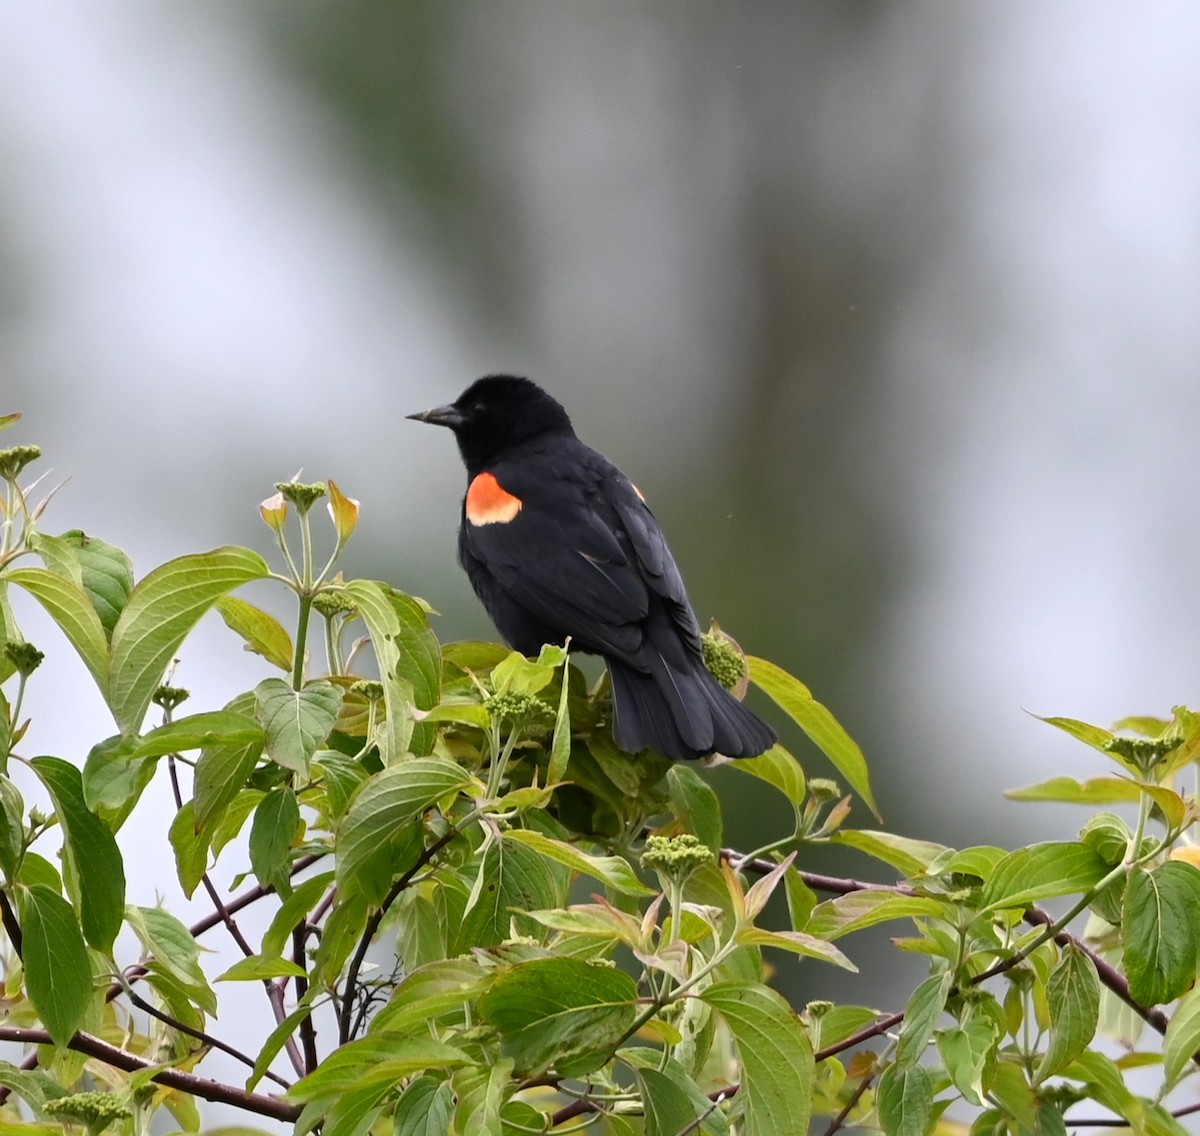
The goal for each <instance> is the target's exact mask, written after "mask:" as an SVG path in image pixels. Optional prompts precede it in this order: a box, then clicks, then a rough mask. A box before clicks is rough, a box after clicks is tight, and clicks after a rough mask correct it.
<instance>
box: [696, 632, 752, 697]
mask: <svg viewBox="0 0 1200 1136" xmlns="http://www.w3.org/2000/svg"><path fill="white" fill-rule="evenodd" d="M700 646H701V647H702V648H703V650H704V665H705V666H706V667H707V668H708V670H709V672H710V673H711V674H712V676H713V678H715V679H716V680H717V682H719V683H720V684H721V685H722V686H723V687H724V688H725V689H726V690H733V688H734V687H735V686H737V685H738V683H740V682H741V681H742V679H744V678H745V677H746V660H745V659H743V658H742V656H741V655H740V654H739V653H738V650H737V648H736V647H734V646H733V645H732V644H731V643H730V642H729V640H728V639H727V638H726V637H724V636H722V635H714V634H712V632H706V633H705V634H703V635H701V636H700Z"/></svg>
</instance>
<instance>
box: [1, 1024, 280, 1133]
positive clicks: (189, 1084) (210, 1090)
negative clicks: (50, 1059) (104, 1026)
mask: <svg viewBox="0 0 1200 1136" xmlns="http://www.w3.org/2000/svg"><path fill="white" fill-rule="evenodd" d="M0 1041H14V1042H17V1043H18V1044H21V1045H54V1044H56V1043H55V1041H54V1039H53V1038H52V1037H51V1036H50V1034H49V1033H47V1031H46V1030H41V1029H22V1028H20V1027H18V1026H0ZM66 1047H67V1048H68V1049H74V1050H75V1051H76V1052H77V1053H86V1054H87V1055H88V1056H89V1057H94V1058H96V1060H97V1061H103V1062H104V1064H105V1065H111V1066H112V1067H113V1068H114V1069H123V1070H125V1072H127V1073H136V1072H137V1071H138V1070H140V1069H151V1068H154V1063H153V1062H151V1061H147V1060H146V1059H145V1058H144V1057H139V1056H137V1054H135V1053H130V1052H129V1051H128V1050H126V1049H118V1048H117V1047H116V1046H115V1045H109V1044H108V1042H106V1041H101V1040H100V1038H98V1037H93V1036H92V1035H91V1034H90V1033H82V1032H81V1033H77V1034H76V1035H75V1036H74V1037H73V1038H71V1040H70V1041H69V1042H67V1046H66ZM151 1080H152V1081H156V1082H157V1083H158V1084H160V1085H166V1086H168V1087H169V1088H172V1089H178V1090H179V1091H180V1092H184V1093H190V1094H191V1095H192V1096H196V1097H200V1098H201V1099H202V1100H209V1101H217V1102H219V1103H220V1104H230V1105H233V1106H234V1107H235V1108H240V1109H242V1110H243V1111H245V1112H253V1113H256V1114H257V1115H259V1116H269V1117H272V1118H273V1119H275V1120H287V1121H291V1122H294V1121H296V1120H297V1119H299V1116H300V1113H301V1111H302V1110H301V1108H300V1106H299V1105H295V1104H288V1103H287V1101H282V1100H280V1099H279V1098H278V1097H269V1096H262V1095H260V1094H258V1093H248V1092H246V1090H245V1089H238V1088H234V1086H233V1085H225V1084H222V1083H221V1082H220V1081H214V1080H211V1079H210V1078H208V1077H197V1076H196V1075H195V1074H194V1073H184V1072H181V1071H180V1070H178V1069H160V1070H159V1071H158V1072H157V1073H155V1074H154V1075H153V1076H152V1077H151Z"/></svg>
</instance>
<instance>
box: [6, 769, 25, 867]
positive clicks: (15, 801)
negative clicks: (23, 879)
mask: <svg viewBox="0 0 1200 1136" xmlns="http://www.w3.org/2000/svg"><path fill="white" fill-rule="evenodd" d="M24 845H25V802H24V801H23V800H22V798H21V792H20V790H19V789H18V788H17V787H16V785H14V784H13V782H12V780H11V778H9V777H8V776H6V775H0V868H3V869H4V875H5V877H6V878H7V879H8V880H10V881H11V880H12V878H13V877H14V876H15V874H16V871H17V866H18V864H20V862H21V852H22V850H23V848H24Z"/></svg>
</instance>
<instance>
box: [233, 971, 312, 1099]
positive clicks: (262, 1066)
mask: <svg viewBox="0 0 1200 1136" xmlns="http://www.w3.org/2000/svg"><path fill="white" fill-rule="evenodd" d="M319 993H320V989H319V988H318V987H316V986H310V987H309V988H308V991H307V992H306V993H305V995H304V997H303V998H301V999H300V1001H299V1002H297V1003H296V1008H295V1009H294V1010H292V1012H291V1013H290V1014H288V1015H287V1017H285V1018H284V1019H283V1021H281V1022H280V1023H279V1024H278V1025H277V1026H276V1027H275V1028H274V1029H273V1030H272V1031H271V1032H270V1033H269V1034H268V1035H267V1040H266V1041H264V1042H263V1044H262V1049H260V1050H259V1052H258V1056H257V1057H256V1058H255V1059H254V1069H253V1071H252V1072H251V1073H250V1076H249V1078H248V1079H247V1081H246V1090H247V1092H253V1091H254V1086H255V1085H257V1084H258V1082H259V1081H261V1080H262V1079H263V1077H264V1076H266V1073H267V1070H268V1069H270V1067H271V1062H272V1061H274V1060H275V1058H276V1057H277V1056H278V1055H279V1051H280V1050H281V1049H282V1048H283V1047H284V1045H286V1044H287V1039H288V1038H289V1037H292V1036H293V1035H294V1034H295V1032H296V1030H297V1029H298V1028H299V1026H300V1023H301V1022H302V1021H304V1019H305V1018H307V1017H308V1016H309V1014H311V1013H312V1004H313V1001H314V1000H315V999H316V997H317V995H318V994H319Z"/></svg>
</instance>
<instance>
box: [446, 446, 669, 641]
mask: <svg viewBox="0 0 1200 1136" xmlns="http://www.w3.org/2000/svg"><path fill="white" fill-rule="evenodd" d="M498 476H499V478H500V484H501V485H502V486H503V487H504V489H505V490H506V491H507V492H509V493H511V494H512V495H513V496H515V497H517V498H518V499H519V500H520V502H521V505H520V509H519V510H517V511H515V513H514V515H513V516H512V517H511V519H510V520H507V521H504V522H491V523H485V524H475V523H472V521H471V519H470V515H469V510H465V511H464V517H463V530H462V542H463V545H464V546H465V550H466V551H467V552H468V553H469V554H470V555H471V556H472V557H474V558H475V560H477V561H478V562H479V563H480V564H481V565H482V567H483V569H484V570H485V571H486V572H487V573H488V575H489V576H490V577H491V578H492V581H493V582H494V584H495V585H496V586H497V587H498V588H499V589H500V590H501V591H502V592H503V593H504V594H505V596H507V597H508V598H509V599H510V600H511V601H512V602H514V603H516V604H518V605H520V606H521V607H522V608H524V609H525V610H526V611H527V612H529V614H530V615H532V616H533V617H535V618H536V619H537V620H538V621H539V622H540V623H542V624H544V625H545V626H547V627H549V628H552V629H554V630H555V631H557V632H558V633H560V634H562V635H563V636H566V635H570V636H572V637H573V638H574V639H575V640H576V641H577V642H579V643H580V644H581V645H582V646H585V647H586V648H588V649H592V650H597V651H600V652H602V653H605V654H612V655H616V656H618V657H622V658H630V659H631V661H632V658H633V656H635V655H636V654H637V652H638V650H639V649H640V648H641V644H642V629H641V623H642V621H643V620H644V619H645V618H646V615H647V612H648V610H649V605H650V602H651V597H650V590H649V588H648V586H647V582H646V581H645V580H644V579H643V578H642V573H641V570H640V565H639V563H638V561H637V559H636V557H634V556H633V555H632V554H631V551H632V550H631V547H630V545H629V542H628V539H627V538H626V539H624V540H623V539H622V536H623V533H622V532H620V531H619V529H620V521H619V518H618V517H617V514H616V513H615V511H614V510H613V509H612V508H611V506H609V505H608V503H607V501H606V500H605V499H604V497H603V496H602V495H598V494H596V493H594V492H589V487H588V486H587V485H586V484H584V483H582V482H580V483H565V482H563V481H562V480H559V481H557V482H556V483H549V482H545V481H539V480H538V479H535V478H532V477H530V476H528V471H521V472H520V473H516V474H514V473H510V472H507V471H505V470H503V469H501V470H498Z"/></svg>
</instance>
